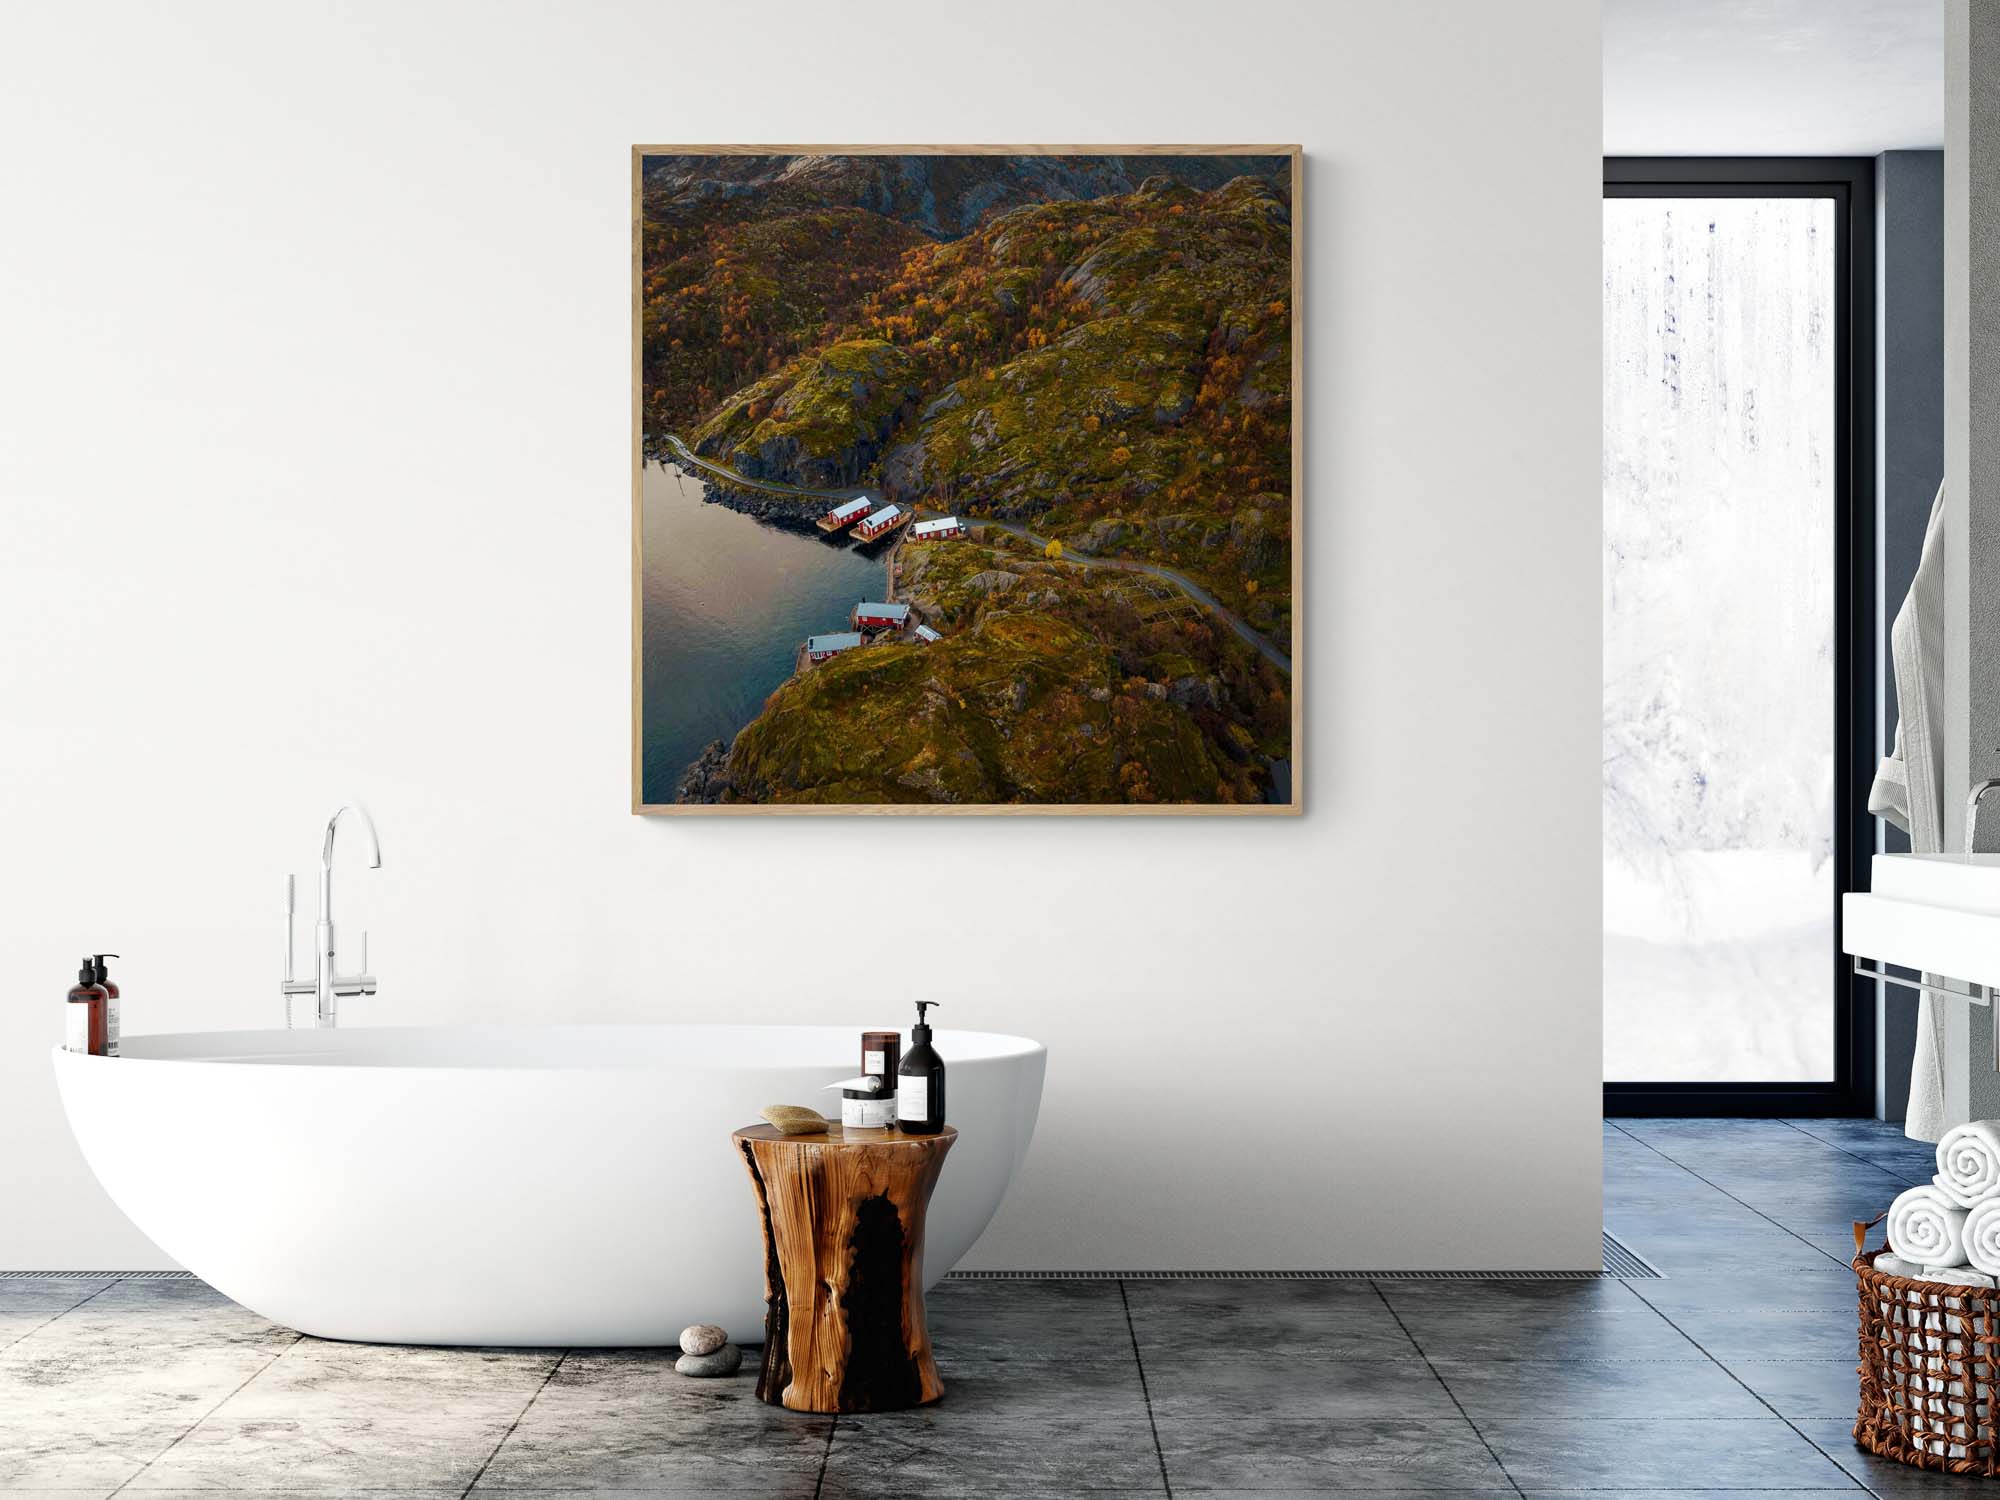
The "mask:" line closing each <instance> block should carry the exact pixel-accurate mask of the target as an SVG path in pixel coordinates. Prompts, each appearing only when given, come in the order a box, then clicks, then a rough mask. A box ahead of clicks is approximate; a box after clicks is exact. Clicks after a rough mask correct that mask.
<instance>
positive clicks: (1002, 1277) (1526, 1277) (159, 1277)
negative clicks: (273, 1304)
mask: <svg viewBox="0 0 2000 1500" xmlns="http://www.w3.org/2000/svg"><path fill="white" fill-rule="evenodd" d="M94 1277H116V1278H117V1279H118V1280H120V1281H193V1280H194V1279H195V1277H194V1273H193V1272H191V1271H0V1281H24V1280H25V1281H88V1280H90V1279H92V1278H94ZM1606 1277H1614V1278H1619V1279H1627V1280H1629V1279H1632V1278H1640V1279H1645V1280H1658V1279H1659V1278H1660V1273H1659V1272H1658V1271H1656V1270H1654V1269H1653V1268H1652V1267H1651V1266H1650V1265H1648V1264H1647V1263H1646V1262H1645V1261H1644V1260H1643V1259H1641V1258H1640V1257H1639V1256H1638V1255H1636V1254H1634V1253H1633V1252H1632V1250H1631V1249H1630V1248H1628V1247H1627V1246H1626V1245H1625V1244H1624V1243H1623V1242H1622V1241H1620V1240H1615V1239H1613V1238H1612V1237H1611V1236H1610V1235H1609V1234H1606V1235H1605V1236H1604V1269H1603V1270H1602V1271H953V1272H952V1273H951V1274H950V1275H949V1276H947V1277H945V1280H946V1281H1598V1280H1602V1279H1604V1278H1606Z"/></svg>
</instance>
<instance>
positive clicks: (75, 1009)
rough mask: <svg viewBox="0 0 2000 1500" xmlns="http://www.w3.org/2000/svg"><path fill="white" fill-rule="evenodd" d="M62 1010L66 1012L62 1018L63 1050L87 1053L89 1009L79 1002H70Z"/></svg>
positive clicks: (88, 1046) (88, 1043) (88, 1049)
mask: <svg viewBox="0 0 2000 1500" xmlns="http://www.w3.org/2000/svg"><path fill="white" fill-rule="evenodd" d="M63 1009H64V1010H65V1011H66V1012H68V1014H67V1015H66V1016H65V1017H64V1018H63V1050H64V1051H65V1052H85V1053H87V1052H89V1051H90V1007H89V1006H88V1005H87V1004H85V1003H84V1002H82V1001H80V1000H72V1001H70V1002H69V1003H68V1004H67V1005H65V1006H63Z"/></svg>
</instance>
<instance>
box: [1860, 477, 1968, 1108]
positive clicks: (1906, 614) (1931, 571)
mask: <svg viewBox="0 0 2000 1500" xmlns="http://www.w3.org/2000/svg"><path fill="white" fill-rule="evenodd" d="M1944 589H1945V577H1944V486H1943V485H1939V486H1938V492H1937V498H1936V499H1934V500H1932V501H1931V517H1930V521H1929V522H1928V524H1926V525H1925V527H1924V550H1923V554H1922V556H1921V557H1920V558H1919V559H1918V561H1917V575H1916V577H1915V578H1914V579H1913V580H1912V581H1911V583H1910V592H1909V594H1908V595H1907V596H1906V597H1905V598H1904V600H1903V607H1902V608H1901V609H1899V610H1897V611H1896V623H1895V625H1894V626H1892V627H1891V629H1890V631H1889V645H1890V656H1891V658H1892V660H1893V661H1894V663H1895V667H1896V743H1895V748H1894V749H1893V750H1892V751H1891V752H1890V755H1889V758H1888V759H1887V760H1885V761H1883V762H1882V764H1881V766H1880V767H1879V768H1878V769H1877V770H1876V772H1875V784H1874V785H1873V786H1872V787H1870V788H1869V789H1868V811H1869V812H1871V813H1873V814H1875V816H1877V817H1878V818H1887V819H1888V820H1889V821H1890V822H1891V823H1893V824H1895V825H1896V826H1897V827H1898V828H1900V829H1902V830H1903V831H1904V832H1905V833H1907V834H1909V836H1910V848H1911V849H1912V850H1913V851H1915V852H1916V853H1918V854H1937V853H1939V852H1941V850H1942V845H1943V841H1944V815H1943V797H1944V743H1943V735H1944V708H1945V687H1944V634H1945V621H1944ZM1924 978H1925V980H1927V981H1930V982H1933V983H1935V982H1936V981H1935V979H1934V978H1933V976H1931V975H1929V974H1926V975H1925V976H1924ZM1960 1123H1962V1122H1960V1121H1958V1120H1953V1119H1950V1118H1948V1117H1947V1116H1946V1113H1945V1099H1944V1017H1943V1016H1942V1015H1941V1014H1940V1013H1939V1009H1938V1002H1937V1001H1935V1000H1933V999H1932V998H1931V996H1929V995H1922V996H1920V997H1919V998H1918V1000H1917V1046H1916V1056H1915V1058H1914V1059H1913V1060H1912V1061H1911V1064H1910V1107H1909V1114H1908V1116H1907V1118H1906V1119H1905V1120H1904V1122H1903V1133H1904V1134H1905V1135H1907V1136H1909V1137H1910V1138H1911V1139H1912V1140H1918V1141H1935V1140H1937V1139H1938V1137H1940V1136H1941V1135H1943V1134H1944V1133H1945V1132H1946V1131H1947V1130H1949V1129H1951V1127H1952V1126H1954V1125H1957V1124H1960Z"/></svg>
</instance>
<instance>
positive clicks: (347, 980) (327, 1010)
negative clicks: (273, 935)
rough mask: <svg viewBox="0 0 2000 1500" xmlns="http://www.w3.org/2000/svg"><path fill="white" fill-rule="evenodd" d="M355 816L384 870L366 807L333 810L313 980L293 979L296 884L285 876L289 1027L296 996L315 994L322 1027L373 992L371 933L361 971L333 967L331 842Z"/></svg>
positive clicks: (322, 870) (322, 867) (324, 853)
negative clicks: (351, 998) (347, 817)
mask: <svg viewBox="0 0 2000 1500" xmlns="http://www.w3.org/2000/svg"><path fill="white" fill-rule="evenodd" d="M347 813H353V814H354V816H355V817H357V818H359V819H360V820H361V831H362V832H363V833H365V834H367V835H368V868H369V869H371V870H379V869H381V868H382V841H381V839H379V838H377V837H376V834H375V820H374V819H373V818H371V817H369V816H368V809H367V808H365V807H363V806H362V805H361V804H360V803H358V802H343V803H341V804H340V806H339V807H336V808H335V809H334V810H333V816H332V817H330V818H328V819H327V820H326V838H325V839H324V840H323V841H322V842H321V844H320V849H319V926H318V927H317V928H316V929H315V934H316V938H317V943H316V946H317V948H318V953H317V956H316V972H315V974H314V977H313V978H311V979H294V978H292V911H293V909H294V906H295V904H296V900H297V896H296V886H295V883H294V881H293V879H292V877H291V876H290V875H287V876H286V877H285V979H284V985H283V993H284V997H285V1025H286V1026H288V1027H289V1026H290V1025H291V1024H292V997H293V996H295V995H311V996H313V998H314V1002H315V1003H314V1012H315V1020H314V1024H315V1025H317V1026H321V1027H329V1026H335V1025H338V1024H339V1020H340V1015H339V1002H340V997H341V996H343V995H372V994H374V993H375V976H374V975H373V974H370V973H369V972H368V934H367V932H366V931H363V932H362V934H361V972H360V973H357V974H341V973H337V972H335V970H334V966H333V948H334V941H333V840H334V835H335V834H337V833H338V832H339V831H340V820H341V817H342V816H343V815H344V814H347Z"/></svg>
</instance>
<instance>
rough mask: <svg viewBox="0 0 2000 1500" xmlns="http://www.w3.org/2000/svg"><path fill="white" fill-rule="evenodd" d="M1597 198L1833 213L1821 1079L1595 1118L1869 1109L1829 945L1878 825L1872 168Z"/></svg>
mask: <svg viewBox="0 0 2000 1500" xmlns="http://www.w3.org/2000/svg"><path fill="white" fill-rule="evenodd" d="M1604 196H1605V197H1606V198H1831V199H1832V200H1833V205H1834V286H1835V296H1836V300H1835V320H1834V556H1835V563H1834V650H1835V661H1834V789H1835V806H1836V807H1837V808H1838V809H1839V813H1838V815H1837V816H1836V817H1835V819H1834V833H1833V863H1834V880H1833V886H1834V910H1833V952H1831V953H1830V954H1828V955H1827V962H1828V963H1829V964H1830V965H1831V966H1832V969H1833V1006H1832V1010H1833V1014H1832V1016H1831V1017H1830V1020H1831V1023H1832V1025H1833V1029H1834V1077H1833V1079H1832V1080H1831V1081H1830V1082H1825V1083H1781V1082H1772V1083H1720V1082H1717V1083H1679V1082H1676V1083H1624V1082H1620V1083H1612V1082H1606V1083H1605V1085H1604V1112H1605V1114H1607V1115H1611V1116H1618V1117H1624V1118H1632V1117H1638V1116H1658V1115H1713V1116H1744V1117H1765V1118H1769V1117H1779V1116H1795V1117H1805V1116H1812V1115H1822V1116H1836V1115H1846V1116H1855V1117H1860V1116H1868V1115H1872V1114H1873V1113H1874V1112H1875V1004H1876V991H1875V986H1874V984H1873V983H1872V982H1871V981H1866V980H1863V979H1860V978H1858V977H1857V976H1856V975H1855V973H1854V970H1853V965H1852V963H1851V962H1850V961H1849V960H1848V959H1847V958H1846V957H1845V956H1844V954H1843V953H1842V948H1841V940H1842V929H1841V902H1840V897H1841V896H1842V895H1843V894H1844V893H1845V892H1848V891H1852V890H1856V889H1862V888H1864V887H1863V886H1861V885H1859V884H1857V879H1858V878H1859V877H1862V876H1865V874H1866V871H1867V858H1868V856H1869V855H1870V854H1872V853H1873V852H1874V850H1875V847H1876V841H1877V828H1876V824H1875V820H1874V819H1873V818H1872V817H1870V816H1869V814H1868V787H1869V783H1870V781H1871V780H1872V778H1873V776H1874V770H1875V764H1874V747H1875V672H1876V653H1877V650H1878V647H1877V642H1876V630H1875V530H1876V518H1875V420H1876V414H1875V163H1874V160H1873V158H1871V157H1865V156H1859V157H1848V156H1839V157H1765V156H1753V157H1737V156H1731V157H1635V156H1625V157H1607V158H1606V159H1605V162H1604Z"/></svg>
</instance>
